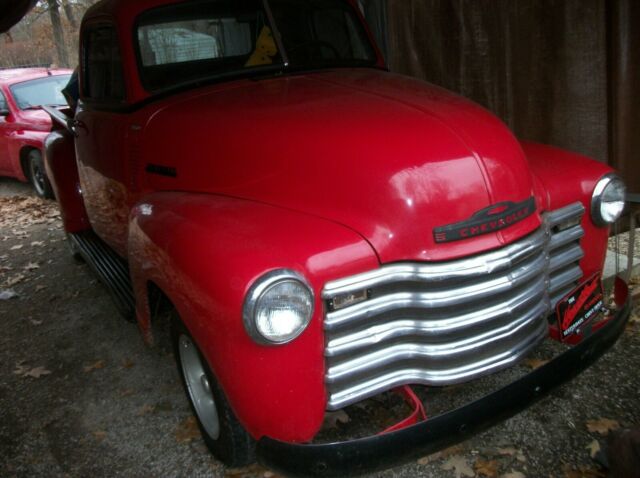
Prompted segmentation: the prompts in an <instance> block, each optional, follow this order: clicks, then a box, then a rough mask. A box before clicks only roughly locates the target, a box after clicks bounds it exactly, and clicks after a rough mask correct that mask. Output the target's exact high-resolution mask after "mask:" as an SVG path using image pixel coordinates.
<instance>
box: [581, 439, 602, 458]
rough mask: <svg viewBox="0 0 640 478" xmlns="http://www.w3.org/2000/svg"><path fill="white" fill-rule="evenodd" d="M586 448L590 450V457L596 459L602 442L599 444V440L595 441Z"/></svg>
mask: <svg viewBox="0 0 640 478" xmlns="http://www.w3.org/2000/svg"><path fill="white" fill-rule="evenodd" d="M585 448H586V449H587V450H589V456H590V457H591V458H595V457H596V454H597V453H598V452H599V451H600V442H598V440H593V441H592V442H591V443H589V444H588V445H587V446H586V447H585Z"/></svg>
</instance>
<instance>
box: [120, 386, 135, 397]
mask: <svg viewBox="0 0 640 478" xmlns="http://www.w3.org/2000/svg"><path fill="white" fill-rule="evenodd" d="M133 394H134V390H133V389H132V388H126V389H124V390H122V391H121V392H120V396H121V397H128V396H129V395H133Z"/></svg>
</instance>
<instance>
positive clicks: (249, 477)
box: [224, 464, 279, 478]
mask: <svg viewBox="0 0 640 478" xmlns="http://www.w3.org/2000/svg"><path fill="white" fill-rule="evenodd" d="M224 476H225V478H258V477H262V478H277V477H278V476H279V475H276V474H275V473H274V472H272V471H270V470H267V469H266V468H265V467H263V466H261V465H258V464H253V465H249V466H245V467H242V468H229V469H227V470H226V471H225V474H224Z"/></svg>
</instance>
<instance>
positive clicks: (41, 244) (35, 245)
mask: <svg viewBox="0 0 640 478" xmlns="http://www.w3.org/2000/svg"><path fill="white" fill-rule="evenodd" d="M42 246H44V241H33V242H32V243H31V247H42Z"/></svg>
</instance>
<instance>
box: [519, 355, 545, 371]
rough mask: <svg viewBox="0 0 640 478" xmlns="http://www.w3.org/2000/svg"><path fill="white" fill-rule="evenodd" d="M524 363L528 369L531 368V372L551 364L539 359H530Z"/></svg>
mask: <svg viewBox="0 0 640 478" xmlns="http://www.w3.org/2000/svg"><path fill="white" fill-rule="evenodd" d="M522 363H523V364H524V365H526V366H527V367H529V368H530V369H531V370H535V369H537V368H539V367H542V366H543V365H545V364H547V363H549V361H548V360H544V359H538V358H528V359H526V360H523V361H522Z"/></svg>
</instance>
